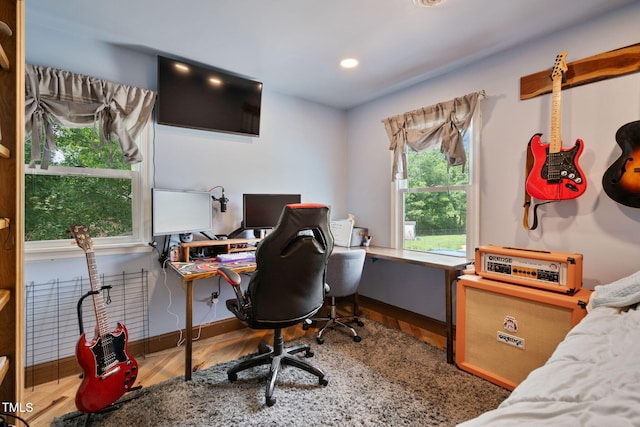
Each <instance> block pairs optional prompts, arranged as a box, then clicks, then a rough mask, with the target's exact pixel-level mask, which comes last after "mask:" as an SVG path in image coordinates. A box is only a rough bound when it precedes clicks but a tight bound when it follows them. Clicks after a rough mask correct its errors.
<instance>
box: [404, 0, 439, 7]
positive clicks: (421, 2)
mask: <svg viewBox="0 0 640 427" xmlns="http://www.w3.org/2000/svg"><path fill="white" fill-rule="evenodd" d="M411 1H413V4H415V5H416V6H418V7H432V6H437V5H439V4H440V3H444V2H445V0H411Z"/></svg>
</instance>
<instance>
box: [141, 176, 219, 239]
mask: <svg viewBox="0 0 640 427" xmlns="http://www.w3.org/2000/svg"><path fill="white" fill-rule="evenodd" d="M151 191H152V193H151V198H152V207H153V209H152V233H153V235H154V236H163V235H164V236H166V235H170V234H185V233H198V232H203V231H211V230H212V228H213V216H212V199H211V194H210V193H209V192H208V191H183V190H167V189H161V188H153V189H152V190H151Z"/></svg>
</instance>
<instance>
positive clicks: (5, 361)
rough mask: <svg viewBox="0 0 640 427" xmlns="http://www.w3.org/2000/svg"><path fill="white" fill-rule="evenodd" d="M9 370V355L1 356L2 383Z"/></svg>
mask: <svg viewBox="0 0 640 427" xmlns="http://www.w3.org/2000/svg"><path fill="white" fill-rule="evenodd" d="M7 372H9V359H8V358H7V356H0V384H2V381H4V377H5V375H7Z"/></svg>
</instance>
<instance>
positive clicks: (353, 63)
mask: <svg viewBox="0 0 640 427" xmlns="http://www.w3.org/2000/svg"><path fill="white" fill-rule="evenodd" d="M340 66H341V67H342V68H354V67H357V66H358V60H357V59H355V58H345V59H343V60H342V61H340Z"/></svg>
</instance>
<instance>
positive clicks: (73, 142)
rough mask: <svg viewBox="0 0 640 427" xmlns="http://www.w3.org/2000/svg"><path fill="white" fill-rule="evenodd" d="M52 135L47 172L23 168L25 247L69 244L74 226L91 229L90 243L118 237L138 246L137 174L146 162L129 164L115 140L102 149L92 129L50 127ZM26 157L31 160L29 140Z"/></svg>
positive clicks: (140, 186) (138, 190)
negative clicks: (53, 145)
mask: <svg viewBox="0 0 640 427" xmlns="http://www.w3.org/2000/svg"><path fill="white" fill-rule="evenodd" d="M53 130H54V137H55V144H56V151H55V152H54V153H52V156H51V162H50V164H49V168H48V169H47V170H42V169H40V167H39V165H36V167H35V168H29V167H26V166H25V169H24V179H25V187H24V188H25V194H24V201H25V202H24V203H25V215H24V218H25V226H24V229H25V242H26V243H27V248H29V242H46V241H49V242H51V243H52V244H53V243H54V242H55V241H59V240H68V239H70V238H71V235H70V233H69V227H70V226H71V225H73V224H77V223H79V224H83V225H86V226H87V227H89V229H90V232H91V237H92V240H94V242H95V241H96V239H98V241H99V239H101V238H116V237H117V238H119V239H120V241H122V242H135V241H142V230H141V228H142V227H141V225H140V223H141V222H142V221H141V218H142V211H141V209H142V206H143V203H142V200H141V199H142V192H141V189H142V187H143V185H142V184H143V183H142V181H141V173H140V170H141V168H142V167H143V166H144V163H145V162H144V161H143V162H142V164H138V165H133V166H131V165H128V164H127V163H126V162H125V160H124V158H123V156H122V152H121V150H120V146H119V144H118V143H117V141H108V142H106V143H104V144H101V143H100V140H99V137H98V135H97V133H96V130H95V129H94V128H93V127H86V128H67V127H63V126H61V125H56V124H54V125H53ZM142 135H143V136H142V137H141V138H139V139H142V138H144V137H146V133H145V132H142ZM138 146H139V147H144V146H145V144H140V143H139V144H138ZM25 158H26V159H29V158H31V140H30V139H28V140H27V141H25Z"/></svg>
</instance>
